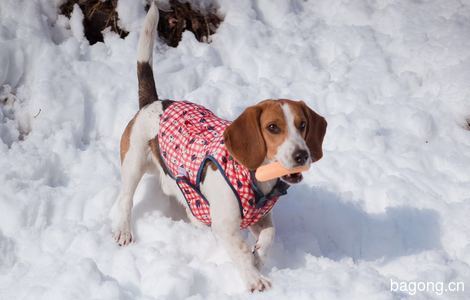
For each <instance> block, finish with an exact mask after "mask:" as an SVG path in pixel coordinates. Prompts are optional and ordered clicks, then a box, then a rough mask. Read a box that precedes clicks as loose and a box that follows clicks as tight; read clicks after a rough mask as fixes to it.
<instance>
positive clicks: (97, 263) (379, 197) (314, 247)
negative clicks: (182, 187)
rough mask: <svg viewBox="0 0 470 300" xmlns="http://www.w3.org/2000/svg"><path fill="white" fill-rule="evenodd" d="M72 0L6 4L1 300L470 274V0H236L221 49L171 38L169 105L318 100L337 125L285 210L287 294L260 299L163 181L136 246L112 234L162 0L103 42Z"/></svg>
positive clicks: (146, 193)
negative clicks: (151, 29)
mask: <svg viewBox="0 0 470 300" xmlns="http://www.w3.org/2000/svg"><path fill="white" fill-rule="evenodd" d="M59 2H60V1H58V0H54V1H47V0H35V1H27V0H22V1H18V0H2V1H1V3H0V66H1V68H0V95H2V99H7V100H6V101H4V102H2V104H0V170H1V171H0V299H118V298H119V299H185V298H190V299H220V298H227V297H232V298H237V299H243V298H248V297H249V298H254V299H275V298H277V299H287V298H290V299H364V298H371V299H401V298H408V297H411V295H409V294H407V293H406V292H392V291H390V280H396V281H400V280H406V281H442V282H450V281H462V282H464V283H467V285H469V284H470V266H469V263H470V244H469V241H470V221H469V219H468V216H469V215H470V172H469V169H468V166H469V165H470V131H468V130H466V129H465V119H466V118H468V117H469V116H470V101H469V100H470V99H469V98H470V85H469V84H468V83H469V82H470V52H469V51H468V49H470V17H469V16H470V3H468V2H467V1H458V0H426V1H406V0H402V1H388V0H380V1H366V0H357V1H346V0H333V1H332V0H316V1H301V0H289V1H280V0H276V1H266V0H258V1H249V0H239V1H229V0H218V1H217V3H218V7H219V10H220V12H222V13H223V14H224V15H225V19H224V21H223V23H222V24H221V26H220V28H219V29H218V31H217V33H216V34H215V35H214V36H213V37H212V43H211V44H202V43H199V42H197V41H196V40H195V38H194V36H193V35H192V34H191V33H188V32H186V33H185V34H184V35H183V40H182V42H181V43H180V45H179V46H178V47H177V48H170V47H168V46H166V45H165V44H163V43H162V42H161V41H158V42H157V46H156V49H155V51H154V60H155V62H154V69H155V72H156V80H157V89H158V92H159V95H160V96H161V97H163V98H171V99H188V100H192V101H195V102H198V103H201V104H204V105H206V106H207V107H209V108H210V109H212V110H213V111H214V112H216V113H217V114H218V115H221V116H223V117H225V118H227V119H233V118H235V117H236V116H237V115H238V114H239V113H240V112H241V111H242V110H243V109H244V108H245V107H247V106H249V105H252V104H254V103H256V102H257V101H259V100H261V99H265V98H270V97H273V98H281V97H287V98H292V99H304V100H305V101H306V102H307V103H308V104H309V105H310V106H311V107H312V108H314V109H315V110H316V111H317V112H319V113H320V114H321V115H323V116H325V117H326V119H327V121H328V131H327V136H326V138H325V143H324V158H323V159H322V160H321V161H319V162H318V163H316V164H315V165H314V166H313V168H312V169H311V171H310V172H309V173H308V174H306V175H305V180H304V182H303V183H302V184H301V185H299V186H296V187H293V188H292V189H291V190H290V192H289V194H288V195H287V196H286V197H284V198H283V199H281V201H279V205H278V206H276V207H275V208H274V218H275V223H276V226H277V235H276V240H275V243H274V246H273V249H272V253H271V256H270V258H269V261H268V262H267V265H266V266H265V268H264V270H263V272H264V274H266V275H267V276H268V277H269V278H271V280H272V282H273V288H272V289H271V290H270V291H268V292H265V293H256V294H254V295H251V294H249V293H247V292H246V291H245V289H244V284H243V282H242V281H241V278H240V277H239V275H238V273H237V271H236V268H235V266H234V265H233V264H232V263H231V261H230V259H229V258H228V256H227V253H226V252H225V250H224V249H223V247H222V246H221V245H220V243H219V242H218V241H217V240H216V238H215V237H214V236H213V234H212V233H211V231H210V229H209V228H195V227H194V226H192V225H191V224H189V223H188V221H187V219H186V217H185V216H184V210H183V209H182V208H181V207H179V206H178V205H177V204H176V203H175V202H174V201H171V200H170V199H167V198H166V197H165V196H163V195H162V193H161V191H160V190H159V187H158V185H157V184H156V181H155V178H154V177H152V176H146V177H145V178H144V179H143V181H142V182H141V184H140V186H139V188H138V191H137V193H136V196H135V202H136V203H135V208H134V212H133V215H134V222H135V226H134V230H135V233H136V238H137V242H136V243H135V244H133V245H131V246H129V247H125V248H120V247H118V246H117V245H116V244H115V243H114V241H113V240H112V238H111V233H110V220H109V213H110V210H111V207H112V205H113V203H114V200H115V198H116V196H117V193H118V189H119V182H120V175H119V153H118V149H119V148H118V147H119V146H118V145H119V138H120V134H121V133H122V131H123V129H124V127H125V125H126V124H127V122H128V121H129V119H130V118H131V117H132V116H133V114H134V113H135V112H136V111H137V106H138V105H137V81H136V72H135V63H136V59H135V58H136V48H137V40H138V31H139V28H140V25H141V22H142V17H143V15H144V9H143V7H144V3H143V1H128V0H127V1H124V0H120V1H119V12H120V13H121V14H122V20H121V24H122V25H123V26H124V27H125V28H126V29H127V30H130V33H129V35H128V36H127V37H126V39H124V40H123V39H120V38H119V36H118V35H117V34H115V33H113V32H109V31H107V32H105V42H104V43H98V44H95V45H93V46H90V45H89V44H88V42H87V41H86V39H84V38H83V28H82V26H81V24H80V20H81V19H82V17H83V16H82V14H81V12H80V11H79V10H78V9H77V8H75V9H74V12H73V14H72V18H71V20H68V19H67V18H65V17H63V16H58V15H57V7H58V5H59ZM210 2H211V1H202V3H200V4H199V5H201V6H208V5H209V4H208V3H210ZM247 237H248V234H247ZM248 239H249V241H250V243H253V240H252V238H250V237H248ZM469 290H470V289H469V287H468V286H467V289H466V291H464V292H458V293H451V292H447V293H445V294H444V296H440V295H438V294H437V293H435V292H433V291H428V292H418V293H417V294H416V296H414V298H417V299H428V298H436V299H437V298H442V297H445V298H457V299H465V298H468V297H469V295H470V292H469Z"/></svg>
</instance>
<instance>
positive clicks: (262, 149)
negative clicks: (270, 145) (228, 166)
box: [224, 106, 266, 170]
mask: <svg viewBox="0 0 470 300" xmlns="http://www.w3.org/2000/svg"><path fill="white" fill-rule="evenodd" d="M261 111H262V109H261V108H260V107H258V106H251V107H248V108H247V109H245V111H244V112H243V113H242V114H241V115H240V116H239V117H238V118H237V119H236V120H235V121H233V123H232V124H230V125H229V126H228V127H227V128H226V129H225V131H224V141H225V145H226V146H227V149H228V151H229V152H230V154H231V155H232V156H233V158H235V159H236V160H237V161H238V162H239V163H241V164H242V165H244V166H245V167H247V168H248V169H250V170H255V169H256V168H258V167H259V166H260V165H261V164H262V163H263V161H264V159H265V157H266V144H265V142H264V138H263V135H262V133H261V127H260V115H261Z"/></svg>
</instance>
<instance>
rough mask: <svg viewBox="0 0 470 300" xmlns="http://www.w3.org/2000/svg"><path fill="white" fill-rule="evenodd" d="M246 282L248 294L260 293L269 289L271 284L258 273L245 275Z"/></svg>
mask: <svg viewBox="0 0 470 300" xmlns="http://www.w3.org/2000/svg"><path fill="white" fill-rule="evenodd" d="M246 280H247V281H246V282H247V287H248V290H249V291H250V292H262V291H266V290H268V289H269V288H271V282H270V281H269V280H268V279H267V278H265V277H264V276H262V275H261V274H259V273H252V274H247V276H246Z"/></svg>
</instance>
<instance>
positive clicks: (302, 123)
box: [299, 121, 307, 131]
mask: <svg viewBox="0 0 470 300" xmlns="http://www.w3.org/2000/svg"><path fill="white" fill-rule="evenodd" d="M306 126H307V123H306V122H305V121H302V122H300V125H299V130H300V131H304V130H305V127H306Z"/></svg>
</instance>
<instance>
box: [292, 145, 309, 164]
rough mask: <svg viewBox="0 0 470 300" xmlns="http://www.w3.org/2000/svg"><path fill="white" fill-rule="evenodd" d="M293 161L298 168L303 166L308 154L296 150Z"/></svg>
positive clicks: (304, 151)
mask: <svg viewBox="0 0 470 300" xmlns="http://www.w3.org/2000/svg"><path fill="white" fill-rule="evenodd" d="M293 157H294V161H295V162H296V163H297V165H298V166H302V165H304V164H305V163H306V162H307V160H308V152H307V151H306V150H301V149H299V150H296V151H295V152H294V155H293Z"/></svg>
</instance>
